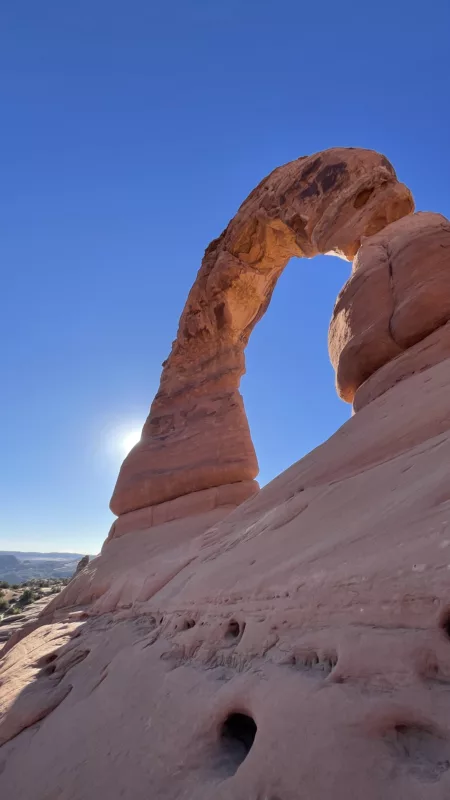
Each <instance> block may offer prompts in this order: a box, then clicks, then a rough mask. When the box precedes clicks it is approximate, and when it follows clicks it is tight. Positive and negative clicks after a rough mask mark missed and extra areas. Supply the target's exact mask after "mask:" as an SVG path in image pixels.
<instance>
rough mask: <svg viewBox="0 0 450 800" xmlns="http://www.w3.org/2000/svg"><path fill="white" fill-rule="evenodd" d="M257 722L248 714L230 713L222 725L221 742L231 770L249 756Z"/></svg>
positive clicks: (234, 769) (235, 768) (236, 767)
mask: <svg viewBox="0 0 450 800" xmlns="http://www.w3.org/2000/svg"><path fill="white" fill-rule="evenodd" d="M256 730H257V727H256V722H255V720H254V719H253V718H252V717H250V716H249V715H248V714H243V713H240V712H235V713H233V714H230V715H229V716H228V717H227V718H226V720H225V722H224V723H223V725H222V729H221V732H220V742H221V746H222V750H223V752H224V754H225V755H226V756H227V761H228V763H229V767H230V770H232V771H233V772H235V771H236V770H237V769H238V767H239V766H240V765H241V764H242V762H243V761H244V759H245V758H246V757H247V756H248V754H249V752H250V750H251V748H252V745H253V742H254V741H255V736H256Z"/></svg>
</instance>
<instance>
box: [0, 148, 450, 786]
mask: <svg viewBox="0 0 450 800" xmlns="http://www.w3.org/2000/svg"><path fill="white" fill-rule="evenodd" d="M334 152H335V151H334ZM357 152H358V151H357ZM371 157H373V158H375V154H372V155H371ZM355 158H356V155H355ZM377 158H379V159H380V158H381V157H377ZM386 169H387V168H386ZM275 174H276V173H275ZM391 174H392V173H391ZM269 180H270V178H269ZM263 185H264V184H263ZM316 185H318V184H317V183H316ZM396 187H397V188H396V189H395V191H399V192H400V191H401V192H406V190H404V189H399V188H398V185H397V184H396ZM258 191H259V190H258ZM302 191H303V189H302ZM386 191H387V190H386ZM405 196H406V195H405ZM379 213H380V214H381V206H380V209H379ZM376 227H380V226H376ZM448 232H449V223H448V222H447V221H446V220H444V219H443V218H442V217H440V216H439V215H435V214H416V215H410V216H407V217H406V218H405V219H404V220H399V221H394V223H393V224H390V225H388V226H387V227H385V228H384V230H383V231H379V232H375V231H372V233H373V235H372V236H370V237H369V238H367V239H365V240H364V241H363V243H362V245H361V246H360V248H359V251H358V254H357V257H356V259H355V262H354V266H353V271H352V275H351V277H350V279H349V281H348V282H347V284H346V286H345V287H344V289H343V290H342V292H341V294H340V296H339V298H338V301H337V304H336V308H335V312H334V314H333V320H332V323H331V327H330V352H331V355H332V359H333V363H334V364H335V367H336V372H337V383H338V388H339V391H340V393H341V395H342V396H344V397H346V398H347V399H348V400H353V402H354V407H355V409H357V413H356V414H355V415H354V416H353V417H352V418H351V419H350V420H349V421H348V422H347V423H346V424H345V425H343V426H342V428H341V429H340V430H338V431H337V432H336V433H335V434H334V435H333V436H332V437H331V438H330V439H329V440H328V441H327V442H325V443H324V444H323V445H321V446H320V447H318V448H317V449H316V450H315V451H313V452H312V453H310V454H308V455H307V456H306V457H305V458H303V459H302V460H301V461H299V462H298V463H297V464H294V465H293V466H292V467H290V469H288V470H286V472H284V473H283V474H282V475H280V476H279V477H278V478H276V479H275V480H274V481H272V483H271V484H269V485H268V486H266V487H264V489H262V490H261V491H260V492H258V493H257V494H256V495H255V496H254V497H252V498H249V499H247V500H246V501H245V502H243V503H242V505H240V506H239V507H238V508H235V509H234V510H231V511H230V509H232V507H233V505H234V504H235V503H236V501H238V498H237V496H236V495H235V494H234V492H235V491H236V487H237V486H238V485H239V484H240V483H241V482H242V483H243V482H244V478H241V479H239V480H237V481H231V483H229V484H226V483H223V484H219V485H218V487H217V488H216V489H213V487H209V488H204V489H199V488H197V491H195V492H192V493H188V494H186V495H185V496H184V495H182V493H180V495H179V497H178V498H173V499H171V500H169V499H166V500H165V501H163V502H161V503H159V504H158V503H153V504H152V502H150V503H149V504H148V505H147V506H146V507H142V508H136V509H135V510H129V511H126V512H125V513H123V514H122V515H121V516H119V519H118V520H117V521H116V523H115V527H113V530H112V531H111V534H110V537H109V538H108V540H107V542H106V543H105V545H104V547H103V550H102V554H101V555H100V556H99V557H98V558H96V559H94V560H92V561H91V562H90V563H89V564H88V565H87V566H86V567H85V568H84V569H83V570H82V571H80V572H79V574H78V575H77V576H75V578H74V580H73V581H71V583H70V584H69V585H68V586H67V588H66V589H65V590H64V592H61V594H59V595H57V596H55V599H54V600H53V602H52V603H51V605H50V606H48V607H47V608H46V609H45V612H44V615H43V616H42V618H41V619H40V622H39V623H37V622H34V623H32V624H30V626H29V627H28V629H27V630H25V631H22V633H16V634H14V637H13V638H12V639H11V640H10V641H9V642H8V644H7V645H6V647H5V648H4V651H3V654H2V660H1V662H0V710H1V711H3V713H4V717H3V721H2V722H1V723H0V742H3V746H2V748H1V749H0V796H1V797H3V796H4V797H9V798H11V799H12V800H28V798H29V797H33V798H34V800H56V798H58V800H85V798H87V797H108V798H109V800H119V798H124V797H126V798H128V797H129V798H133V800H148V798H149V797H154V798H158V800H181V798H183V799H184V800H299V798H303V797H305V798H308V800H324V798H328V797H330V796H332V797H334V798H336V800H347V798H349V797H355V798H364V800H447V799H448V797H449V796H450V591H449V586H450V487H449V480H448V464H449V461H450V349H449V348H450V335H449V324H450V323H449V322H448V321H447V320H449V319H450V314H449V311H448V309H449V302H450V285H449V284H448V277H447V276H448V274H449V270H450V250H449V248H448ZM350 238H351V237H350V235H349V236H348V241H350ZM336 241H337V239H336ZM340 241H341V242H342V240H340ZM323 249H325V248H323ZM447 253H448V255H447ZM350 254H351V253H350V251H348V255H350ZM258 274H259V273H258ZM194 288H195V287H194ZM202 296H203V295H202ZM202 308H203V307H202ZM213 313H214V312H213ZM202 314H205V318H207V314H206V310H205V309H204V308H203V310H202ZM252 319H253V318H252ZM194 338H195V337H194ZM206 338H208V337H206ZM189 341H191V340H189ZM202 341H203V340H202V338H201V337H200V344H201V342H202ZM177 342H178V340H177ZM377 342H378V346H377ZM200 344H199V345H198V347H199V352H201V346H200ZM190 346H191V345H189V342H187V343H186V344H185V347H186V352H190V351H189V350H188V348H189V347H190ZM237 349H238V348H237V346H236V352H237ZM178 352H179V351H178V350H177V343H176V344H175V345H174V351H173V353H175V354H176V353H178ZM240 352H241V357H242V350H241V351H240ZM180 359H181V355H180ZM180 363H181V361H180ZM191 363H194V362H191V361H189V360H188V361H187V364H188V365H190V364H191ZM199 363H203V362H201V360H200V361H199ZM230 363H232V362H231V361H230ZM189 368H190V367H189ZM205 374H206V376H208V374H209V373H205ZM233 374H235V372H233ZM236 374H237V371H236ZM176 375H177V370H174V372H173V373H172V377H173V379H174V381H175V378H176ZM198 380H200V378H198ZM163 381H164V376H163ZM207 383H208V381H207ZM182 388H183V384H182V381H181V382H180V389H182ZM208 391H209V389H208ZM236 391H237V389H236ZM183 392H184V389H183V391H180V395H179V397H180V408H182V407H183V406H182V405H181V403H182V399H183V397H184V396H185V395H184V394H183ZM202 396H203V395H201V394H199V395H198V397H202ZM193 397H194V398H195V397H197V395H195V393H194V394H193ZM155 402H156V401H155ZM158 402H159V401H158ZM161 402H162V401H161ZM199 402H200V400H199ZM177 408H178V407H177ZM153 413H154V411H153V410H152V414H153ZM225 416H226V415H225ZM151 418H152V415H151V417H150V419H151ZM219 419H220V415H219ZM244 419H245V417H244ZM198 425H199V422H198V419H195V418H194V421H193V430H194V432H195V437H194V438H193V443H194V444H193V447H194V457H193V463H197V462H196V461H195V458H196V456H195V454H196V453H197V454H199V452H200V450H199V449H198V448H200V444H199V442H201V441H202V439H201V436H200V435H199V431H200V430H201V429H200V428H199V427H198ZM218 429H219V430H220V426H218ZM189 431H190V428H189V427H188V426H187V427H186V435H188V433H189ZM144 441H145V440H144ZM163 441H165V440H163ZM167 441H170V439H169V440H167ZM174 441H175V442H176V441H177V439H176V437H175V438H174ZM180 441H181V440H180ZM196 443H197V444H196ZM160 446H161V447H162V445H161V443H160ZM202 446H203V445H202ZM153 447H154V451H155V452H156V447H157V444H156V440H155V442H154V444H153ZM176 447H178V445H177V446H176ZM176 447H175V451H174V452H175V453H176V452H182V451H181V444H180V445H179V447H180V450H179V451H178V450H177V449H176ZM138 452H139V451H138ZM144 452H145V451H144V450H143V451H142V457H143V458H144V456H143V453H144ZM188 453H189V450H188V448H185V455H186V459H187V455H188ZM174 458H175V457H174ZM205 458H206V456H205ZM130 463H133V462H130ZM142 463H144V461H143V462H142ZM165 463H166V462H165ZM186 463H187V464H188V465H189V462H188V460H186ZM155 465H156V462H155ZM153 469H154V471H156V466H154V468H153ZM124 474H125V473H124ZM130 474H131V473H130ZM197 474H200V471H198V473H197ZM134 480H135V485H136V487H138V486H139V479H138V473H135V477H134ZM246 480H248V481H249V482H250V485H252V478H251V476H248V477H247V478H246ZM130 481H131V478H130ZM177 481H178V473H177V472H175V482H176V483H175V485H176V486H177V487H179V486H180V484H179V483H177ZM132 484H133V481H131V483H130V486H132ZM156 485H159V486H162V485H163V484H158V482H157V483H156ZM186 485H187V484H186ZM148 486H149V487H150V488H151V486H152V484H151V482H149V484H148ZM230 487H231V488H230ZM247 489H249V490H250V487H249V486H247ZM247 489H245V487H244V488H242V487H241V491H242V498H241V499H243V498H244V497H245V496H246V493H247ZM204 493H205V494H204ZM144 494H145V493H144ZM129 496H132V492H131V489H130V494H129ZM143 496H144V495H143ZM146 496H147V495H146ZM155 496H157V495H155ZM162 496H163V495H158V498H159V499H160V500H161V497H162ZM152 497H153V495H152ZM147 499H148V497H147ZM177 504H180V505H179V506H178V505H177ZM205 504H206V509H205ZM125 534H126V535H125ZM24 764H26V769H25V768H24Z"/></svg>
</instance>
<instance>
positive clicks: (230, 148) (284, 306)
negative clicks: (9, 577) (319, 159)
mask: <svg viewBox="0 0 450 800" xmlns="http://www.w3.org/2000/svg"><path fill="white" fill-rule="evenodd" d="M368 5H369V4H365V3H356V2H354V1H353V2H345V1H344V2H340V3H338V4H337V3H335V2H334V1H333V2H332V1H331V0H323V1H322V2H316V3H308V4H305V3H300V2H298V0H295V1H294V0H286V2H280V1H279V2H276V3H275V2H264V0H259V2H253V0H249V1H248V2H246V1H245V0H221V1H220V2H218V1H217V2H216V0H189V1H188V0H175V1H173V2H167V3H164V4H162V3H161V4H156V3H153V2H151V1H149V0H128V1H127V2H126V3H125V2H116V1H115V0H108V2H106V1H105V2H104V1H103V0H89V2H87V1H86V0H77V2H76V3H66V2H61V0H52V1H49V0H40V2H39V3H37V2H35V0H23V1H22V0H17V1H16V2H14V3H4V4H3V5H2V8H1V9H0V101H1V108H2V111H3V124H2V126H1V128H0V138H1V148H0V152H1V157H2V162H3V163H2V191H3V200H4V202H3V203H2V210H1V219H2V226H1V230H2V232H1V236H0V257H1V264H2V270H3V271H2V275H3V281H2V288H3V291H2V314H1V317H0V328H1V330H0V333H1V338H2V343H3V347H2V376H3V391H2V393H1V398H0V412H1V420H2V440H3V454H4V457H3V458H2V460H1V466H0V503H1V506H0V508H1V511H0V549H16V550H17V549H29V550H64V551H68V550H75V551H78V552H91V553H93V552H97V551H98V550H99V548H100V546H101V543H102V541H103V540H104V538H105V537H106V535H107V532H108V529H109V526H110V524H111V522H112V520H113V517H112V514H111V513H110V512H109V510H108V502H109V498H110V495H111V492H112V489H113V486H114V482H115V479H116V476H117V472H118V469H119V466H120V463H121V460H122V456H123V453H122V452H121V450H120V438H121V437H123V435H124V434H125V433H126V432H127V431H130V430H133V429H136V428H139V427H140V426H141V425H142V424H143V422H144V420H145V417H146V415H147V413H148V409H149V405H150V402H151V400H152V398H153V395H154V393H155V392H156V389H157V387H158V381H159V375H160V369H161V362H162V361H163V360H164V358H165V357H166V356H167V354H168V352H169V350H170V346H171V342H172V339H173V338H174V336H175V333H176V327H177V323H178V317H179V314H180V312H181V309H182V307H183V305H184V301H185V299H186V296H187V293H188V290H189V288H190V286H191V284H192V282H193V280H194V279H195V275H196V272H197V270H198V268H199V266H200V262H201V258H202V255H203V251H204V249H205V247H206V245H207V244H208V242H209V241H210V240H211V239H213V238H214V237H216V236H218V235H219V234H220V232H221V231H222V229H223V228H224V227H225V226H226V224H227V223H228V221H229V219H230V218H231V217H232V216H233V215H234V213H235V211H236V209H237V207H238V206H239V205H240V203H241V202H242V201H243V199H244V198H245V197H246V195H247V194H248V193H249V192H250V191H251V189H252V188H253V187H254V186H255V185H256V184H257V183H258V182H259V181H260V180H261V179H262V178H263V177H264V176H265V175H266V174H267V173H268V172H269V171H271V170H272V169H274V168H275V167H276V166H278V165H280V164H282V163H285V162H286V161H290V160H292V159H294V158H297V157H299V156H301V155H307V154H310V153H312V152H315V151H317V150H322V149H324V148H327V147H333V146H356V147H368V148H373V149H376V150H379V151H381V152H383V153H384V154H385V155H387V157H388V158H389V159H390V160H391V161H392V163H393V164H394V166H395V168H396V170H397V173H398V176H399V178H400V180H402V181H404V182H405V183H407V184H408V186H409V187H410V188H411V189H412V191H413V194H414V196H415V199H416V205H417V208H418V209H419V210H435V211H439V212H441V213H443V214H445V215H446V216H450V199H449V191H448V186H449V183H450V150H449V128H450V110H449V108H450V106H449V85H450V81H449V78H450V52H449V46H448V40H449V33H450V4H449V3H448V0H435V1H434V2H432V3H429V4H424V3H423V2H416V0H410V1H409V2H406V1H405V0H396V2H392V0H390V2H386V0H380V2H378V3H377V4H370V6H371V8H370V10H369V8H368V7H366V6H368ZM157 6H159V10H157ZM349 269H350V267H349V265H348V264H347V263H346V262H344V261H340V260H338V259H336V258H329V257H320V258H316V259H314V260H312V261H308V260H302V261H299V260H297V261H292V262H291V263H290V264H289V265H288V267H287V269H286V270H285V272H284V273H283V275H282V277H281V279H280V281H279V283H278V285H277V288H276V290H275V293H274V296H273V300H272V303H271V305H270V308H269V311H268V313H267V314H266V316H265V317H264V319H263V320H262V321H261V322H260V323H259V325H258V326H257V328H256V330H255V332H254V334H253V336H252V339H251V342H250V344H249V347H248V350H247V375H246V376H245V378H244V380H243V382H242V392H243V395H244V401H245V405H246V409H247V413H248V417H249V421H250V427H251V431H252V435H253V440H254V443H255V447H256V451H257V454H258V458H259V462H260V469H261V472H260V480H261V482H262V483H266V482H267V481H269V480H270V479H271V478H273V477H275V475H277V474H278V473H279V472H280V471H281V470H283V469H285V468H286V467H288V466H289V465H290V464H291V463H293V462H294V461H296V460H298V459H299V458H300V457H301V456H302V455H304V454H305V453H306V452H308V451H309V450H311V449H312V448H313V447H315V446H317V445H318V444H319V443H320V442H322V441H323V440H324V439H325V438H327V437H328V436H329V435H330V434H331V433H333V431H334V430H336V428H337V427H339V426H340V425H341V424H342V423H343V422H344V421H345V420H346V419H348V417H349V415H350V409H349V407H348V406H346V405H345V404H344V403H342V402H341V401H340V400H339V399H338V398H337V396H336V394H335V390H334V376H333V371H332V369H331V366H330V364H329V361H328V355H327V328H328V322H329V319H330V316H331V312H332V308H333V303H334V300H335V297H336V294H337V292H338V291H339V289H340V288H341V286H342V284H343V283H344V281H345V280H346V278H347V276H348V274H349Z"/></svg>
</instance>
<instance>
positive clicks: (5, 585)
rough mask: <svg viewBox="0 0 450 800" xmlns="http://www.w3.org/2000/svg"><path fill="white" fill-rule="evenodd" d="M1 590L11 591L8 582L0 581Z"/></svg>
mask: <svg viewBox="0 0 450 800" xmlns="http://www.w3.org/2000/svg"><path fill="white" fill-rule="evenodd" d="M0 589H9V583H8V581H0Z"/></svg>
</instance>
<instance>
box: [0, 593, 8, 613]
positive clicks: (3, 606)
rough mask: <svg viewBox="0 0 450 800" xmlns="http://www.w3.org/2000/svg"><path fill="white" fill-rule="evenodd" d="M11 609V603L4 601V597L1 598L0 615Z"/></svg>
mask: <svg viewBox="0 0 450 800" xmlns="http://www.w3.org/2000/svg"><path fill="white" fill-rule="evenodd" d="M8 608H9V603H8V601H7V600H4V599H3V597H0V614H3V613H4V612H5V611H6V610H7V609H8Z"/></svg>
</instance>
